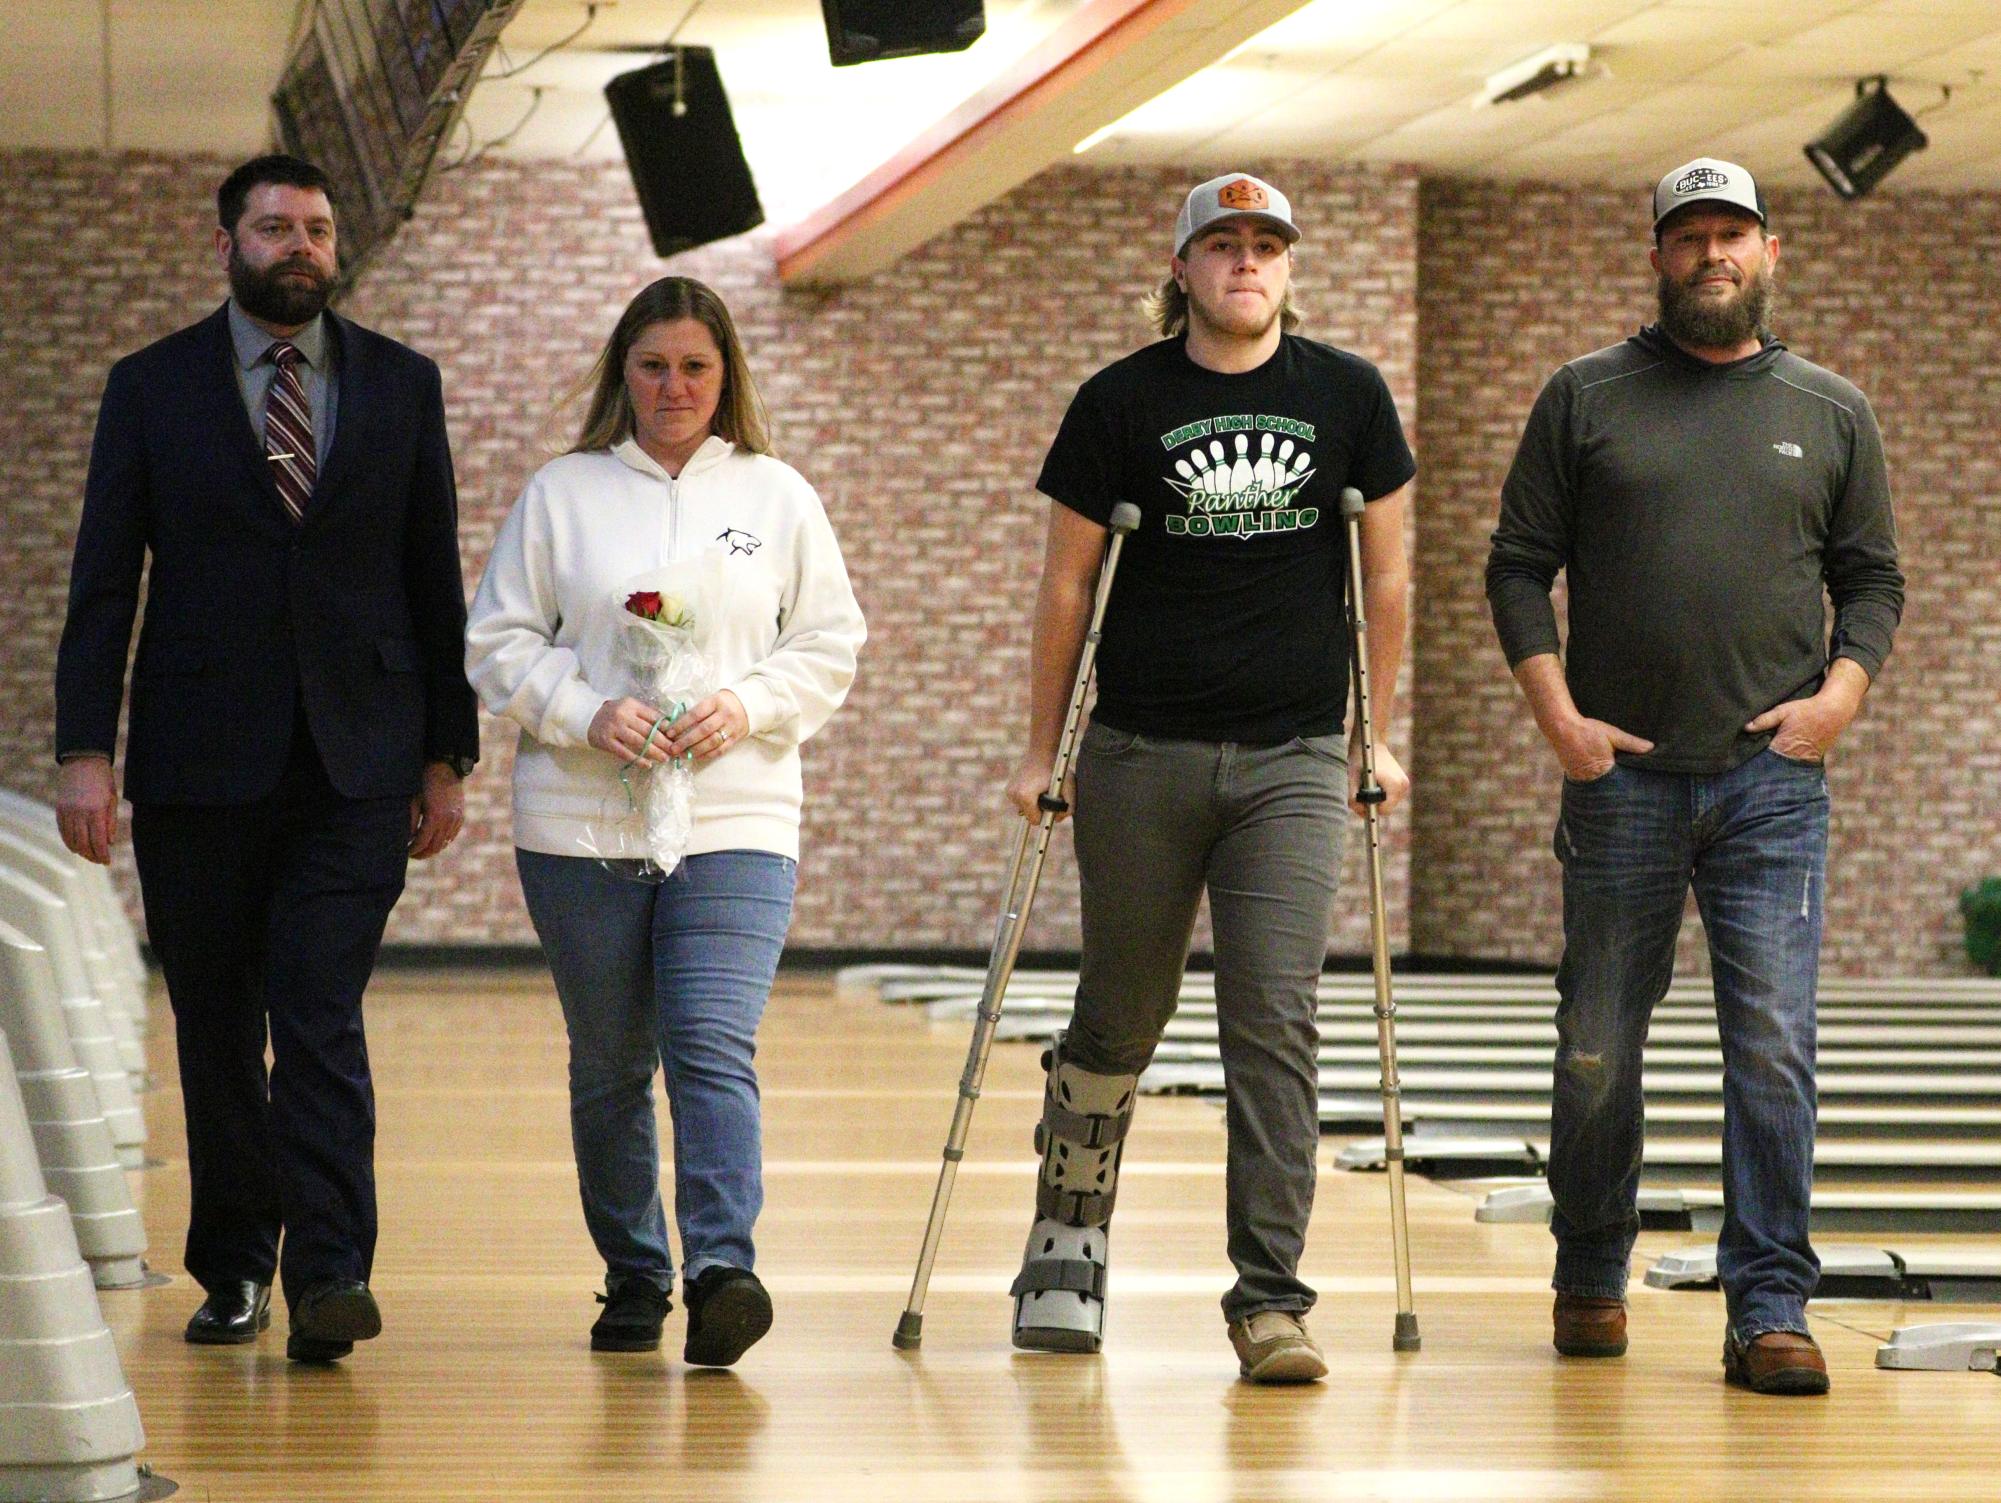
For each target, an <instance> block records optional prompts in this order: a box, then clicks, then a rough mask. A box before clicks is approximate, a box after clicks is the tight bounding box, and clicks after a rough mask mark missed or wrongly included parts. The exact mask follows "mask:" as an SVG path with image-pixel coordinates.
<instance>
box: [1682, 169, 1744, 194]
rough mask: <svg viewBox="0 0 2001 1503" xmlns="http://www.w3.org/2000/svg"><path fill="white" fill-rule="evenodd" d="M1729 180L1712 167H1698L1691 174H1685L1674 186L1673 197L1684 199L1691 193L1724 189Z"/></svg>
mask: <svg viewBox="0 0 2001 1503" xmlns="http://www.w3.org/2000/svg"><path fill="white" fill-rule="evenodd" d="M1729 185H1730V179H1729V178H1728V177H1726V176H1724V174H1722V173H1720V172H1718V171H1717V170H1716V169H1715V168H1714V167H1698V168H1696V169H1695V171H1693V172H1685V173H1683V174H1682V175H1681V177H1680V178H1678V179H1677V180H1676V182H1675V185H1674V191H1675V196H1676V197H1677V198H1686V197H1687V196H1688V195H1689V194H1691V193H1707V192H1709V191H1711V190H1712V189H1715V188H1726V187H1728V186H1729Z"/></svg>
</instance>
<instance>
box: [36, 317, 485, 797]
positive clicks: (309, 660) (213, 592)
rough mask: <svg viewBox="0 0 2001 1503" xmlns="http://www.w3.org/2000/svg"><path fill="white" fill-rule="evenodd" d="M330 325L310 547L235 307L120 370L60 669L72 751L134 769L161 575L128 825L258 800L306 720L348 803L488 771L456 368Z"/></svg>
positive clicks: (106, 417) (102, 419)
mask: <svg viewBox="0 0 2001 1503" xmlns="http://www.w3.org/2000/svg"><path fill="white" fill-rule="evenodd" d="M326 319H327V326H328V333H329V336H330V338H331V340H332V342H333V347H334V352H335V361H336V364H335V378H336V379H337V381H338V382H339V393H340V398H339V413H338V418H337V421H336V423H335V425H334V442H333V450H332V452H331V453H330V454H328V456H327V462H326V466H325V469H324V471H323V472H322V473H321V475H320V476H319V478H318V482H317V484H316V485H315V486H314V488H313V495H312V500H311V502H310V503H309V504H308V506H307V508H306V515H305V521H304V523H303V525H295V524H294V523H293V522H292V520H291V518H290V516H289V515H288V514H287V513H286V511H285V507H284V503H283V501H282V500H280V498H279V495H278V488H277V486H276V485H275V484H274V483H273V482H272V479H271V474H270V468H271V466H270V461H269V460H268V459H266V458H265V456H264V446H263V443H262V441H261V439H260V437H259V434H258V433H257V431H256V430H255V429H254V428H253V427H252V425H251V421H250V418H249V416H248V414H247V413H246V412H245V410H244V405H243V398H242V395H241V394H240V391H239V388H238V386H237V377H236V369H235V359H236V356H235V350H234V347H233V346H232V344H231V342H230V334H229V318H228V306H227V305H226V304H225V305H224V306H223V307H222V308H219V309H217V310H216V312H215V313H214V314H212V315H211V316H210V317H208V318H206V319H203V320H202V321H201V322H200V323H198V324H194V325H192V326H191V327H189V328H185V329H182V330H180V331H179V332H177V333H174V334H170V335H168V336H167V337H166V338H165V339H162V340H160V341H159V342H158V343H156V344H151V345H148V346H147V347H146V348H145V349H143V350H140V351H138V352H137V353H136V354H132V355H128V356H126V357H125V358H124V359H123V360H121V361H119V362H118V363H117V364H116V365H115V366H113V367H112V370H111V377H110V380H109V381H108V383H107V384H106V386H105V390H104V400H103V403H102V405H101V406H100V407H99V409H98V415H97V437H96V441H95V443H94V444H93V445H92V448H91V454H90V478H89V480H88V482H87V484H86V486H85V490H84V503H83V519H82V521H81V523H80V524H79V525H78V528H77V537H76V558H75V562H74V565H73V568H72V572H71V575H70V598H69V617H68V620H67V621H66V622H65V624H64V627H63V636H62V646H61V648H60V650H59V652H58V655H57V661H56V752H57V755H58V756H60V755H62V754H64V753H66V752H71V751H80V750H94V751H105V752H110V751H112V750H114V749H115V747H116V744H117V733H118V712H119V705H120V702H121V701H122V699H123V697H124V680H125V663H126V653H127V649H128V647H129V646H130V643H131V636H132V621H133V616H134V614H135V612H136V610H137V606H138V599H139V583H140V576H141V573H142V572H147V566H146V555H147V554H149V553H150V554H151V555H152V563H151V567H150V571H149V572H148V578H147V587H146V619H145V625H144V628H143V630H142V631H141V632H140V635H139V651H138V654H137V656H136V658H135V659H134V660H133V664H132V724H131V736H130V740H129V741H128V743H127V747H126V776H125V794H126V796H127V797H128V798H130V799H131V800H132V801H133V802H134V803H146V802H154V803H166V804H240V803H249V802H251V801H253V800H256V799H259V798H262V797H263V796H265V795H266V794H268V793H270V792H271V791H272V789H273V788H275V787H276V786H277V783H278V779H279V777H280V775H281V774H282V773H283V772H284V769H285V763H286V758H287V754H288V750H289V747H290V744H291V738H292V732H293V727H294V724H295V720H296V706H297V705H298V704H300V703H303V704H304V707H305V715H306V720H307V723H308V724H309V725H310V726H311V728H312V735H313V740H314V743H315V745H316V746H317V747H318V749H319V754H320V759H321V761H322V762H323V763H324V764H325V767H326V771H327V776H328V778H329V780H330V781H331V782H332V783H333V786H334V788H335V789H336V790H337V791H338V792H339V793H341V794H342V795H343V796H344V797H347V798H387V797H394V796H404V795H409V794H413V793H415V792H416V791H417V790H418V788H419V786H420V785H421V782H422V774H423V766H424V763H425V762H426V761H427V760H442V759H444V758H448V757H454V756H460V757H468V758H470V757H475V756H477V755H478V753H479V731H478V724H477V719H476V712H475V708H474V705H475V701H474V698H473V692H472V689H471V687H470V686H469V685H468V684H467V682H466V677H465V667H464V663H465V648H464V638H465V586H464V582H463V578H462V576H461V574H460V571H459V551H458V497H457V492H456V490H455V489H454V486H453V481H452V461H451V453H450V451H449V449H448V448H447V446H446V439H445V409H444V397H443V391H442V387H441V384H440V382H439V377H438V368H437V366H436V365H435V364H433V363H432V362H431V361H430V360H428V359H426V358H425V357H424V356H422V355H419V354H417V353H416V352H415V351H414V350H411V349H409V348H407V347H405V346H404V345H400V344H398V343H396V342H395V341H394V340H391V339H386V338H384V337H383V336H382V335H380V334H375V333H371V332H370V331H369V330H367V329H364V328H361V327H359V326H358V325H356V324H353V323H351V322H349V321H348V320H346V319H344V318H340V317H338V316H336V315H335V314H333V313H331V312H329V313H328V314H327V315H326Z"/></svg>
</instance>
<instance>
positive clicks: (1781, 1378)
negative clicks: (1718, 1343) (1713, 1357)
mask: <svg viewBox="0 0 2001 1503" xmlns="http://www.w3.org/2000/svg"><path fill="white" fill-rule="evenodd" d="M1723 1381H1724V1382H1726V1383H1735V1384H1736V1385H1737V1386H1738V1387H1739V1388H1748V1389H1750V1390H1751V1392H1753V1393H1784V1394H1816V1393H1826V1392H1827V1358H1825V1357H1823V1356H1822V1355H1821V1354H1820V1346H1819V1343H1817V1342H1816V1341H1815V1340H1814V1339H1813V1338H1812V1337H1811V1336H1803V1335H1801V1334H1800V1333H1799V1332H1797V1331H1767V1332H1765V1334H1764V1335H1762V1336H1754V1337H1752V1338H1751V1339H1750V1340H1749V1341H1739V1340H1738V1339H1737V1337H1736V1336H1735V1335H1734V1334H1731V1335H1726V1336H1725V1337H1724V1338H1723Z"/></svg>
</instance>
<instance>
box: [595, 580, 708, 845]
mask: <svg viewBox="0 0 2001 1503" xmlns="http://www.w3.org/2000/svg"><path fill="white" fill-rule="evenodd" d="M714 575H715V560H714V559H713V558H711V557H709V556H708V555H706V554H704V555H703V556H701V557H700V558H697V559H693V560H690V561H688V562H686V563H682V564H674V565H669V566H667V567H666V568H662V569H655V570H650V571H649V572H647V573H645V574H641V575H636V576H634V577H633V578H632V579H629V580H627V581H625V583H624V584H622V585H621V586H619V588H618V590H617V591H616V592H615V597H616V598H615V599H614V601H613V602H612V608H613V611H614V613H615V616H614V619H615V620H616V622H617V625H616V627H615V631H616V639H615V644H614V656H615V657H616V659H617V662H618V665H619V667H618V681H617V682H616V683H612V684H606V685H599V686H598V687H599V688H601V689H602V690H604V691H605V692H606V693H607V694H608V695H609V696H611V697H614V698H618V697H630V698H633V699H637V700H640V701H642V702H643V703H646V704H649V705H652V706H654V707H655V709H656V710H658V712H659V715H660V719H659V721H658V722H657V725H656V728H655V741H656V742H660V741H664V740H665V739H666V735H667V727H668V726H669V725H671V724H673V722H674V721H675V720H676V719H677V718H679V716H680V715H681V714H682V712H683V711H685V710H687V709H688V708H689V707H690V706H691V705H693V704H695V703H697V702H698V701H700V700H703V699H706V698H707V697H708V696H709V695H711V694H713V693H715V692H716V688H717V685H716V682H715V668H714V665H713V664H712V663H711V662H710V661H709V659H708V657H707V655H706V654H705V653H704V652H703V651H702V649H701V647H700V645H699V637H700V632H701V626H702V620H703V615H704V612H705V610H706V608H707V603H708V601H709V600H710V599H711V598H713V596H712V589H711V586H712V585H713V583H714ZM694 813H695V770H694V766H693V759H692V758H691V757H676V758H673V759H671V760H669V761H666V762H661V763H657V764H655V765H654V766H651V767H648V766H644V765H642V764H640V763H636V762H635V763H627V764H622V765H621V766H620V767H619V768H618V773H617V779H616V782H615V783H614V784H613V788H612V791H610V792H609V793H607V795H606V797H605V800H604V803H603V807H602V809H601V812H600V817H599V818H598V819H596V820H595V821H593V822H592V823H591V825H590V826H589V827H588V828H587V829H586V831H585V833H584V841H585V845H586V847H587V848H588V849H589V850H590V851H592V852H593V854H595V855H596V856H597V858H598V859H599V860H600V861H603V862H606V863H611V862H618V863H620V865H619V867H618V870H619V871H620V873H621V874H623V875H633V876H637V877H638V878H640V879H641V880H645V881H656V882H657V881H660V880H661V879H663V878H665V877H666V876H667V875H668V874H669V873H670V872H672V871H673V870H674V868H675V867H676V866H678V865H680V863H681V858H682V857H683V856H684V855H685V854H687V850H688V841H689V839H690V837H691V835H692V834H693V831H694ZM633 862H636V863H638V864H637V866H636V867H634V866H631V865H629V864H627V863H633Z"/></svg>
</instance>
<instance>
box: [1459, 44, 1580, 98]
mask: <svg viewBox="0 0 2001 1503" xmlns="http://www.w3.org/2000/svg"><path fill="white" fill-rule="evenodd" d="M1590 61H1591V49H1590V48H1589V47H1587V46H1586V45H1585V44H1584V43H1582V42H1559V43H1557V44H1556V46H1554V47H1547V48H1545V49H1543V50H1542V51H1541V52H1538V53H1537V54H1536V55H1535V56H1534V57H1527V58H1523V59H1522V60H1521V61H1520V62H1518V63H1516V64H1514V65H1513V66H1512V67H1508V68H1503V69H1502V70H1501V71H1500V72H1499V73H1494V74H1490V75H1489V76H1488V79H1487V81H1486V82H1485V83H1484V84H1482V85H1481V86H1480V93H1479V96H1478V97H1477V98H1475V99H1474V101H1473V104H1474V107H1475V108H1476V109H1477V108H1479V107H1481V106H1484V105H1490V104H1507V103H1509V102H1511V101H1513V100H1516V99H1526V98H1528V96H1529V95H1531V94H1540V93H1541V92H1542V91H1543V90H1544V89H1547V88H1550V87H1552V86H1554V85H1556V84H1560V83H1562V82H1564V80H1566V79H1570V78H1575V77H1577V75H1578V74H1580V73H1582V72H1583V71H1584V66H1585V64H1586V63H1589V62H1590Z"/></svg>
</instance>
